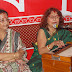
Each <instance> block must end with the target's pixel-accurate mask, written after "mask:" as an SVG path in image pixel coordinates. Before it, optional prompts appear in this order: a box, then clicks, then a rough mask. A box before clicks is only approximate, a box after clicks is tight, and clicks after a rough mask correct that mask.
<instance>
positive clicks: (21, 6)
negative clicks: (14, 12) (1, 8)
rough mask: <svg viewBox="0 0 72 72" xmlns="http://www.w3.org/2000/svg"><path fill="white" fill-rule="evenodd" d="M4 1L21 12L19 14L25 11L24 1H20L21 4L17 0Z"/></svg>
mask: <svg viewBox="0 0 72 72" xmlns="http://www.w3.org/2000/svg"><path fill="white" fill-rule="evenodd" d="M4 1H7V2H9V3H11V4H13V5H14V6H15V7H16V8H17V9H18V10H19V12H24V11H25V6H24V0H19V3H18V2H17V1H16V0H4Z"/></svg>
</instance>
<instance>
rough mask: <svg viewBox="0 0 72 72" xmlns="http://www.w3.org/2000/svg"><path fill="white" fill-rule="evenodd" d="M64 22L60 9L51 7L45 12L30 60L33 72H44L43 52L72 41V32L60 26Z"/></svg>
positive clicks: (29, 63)
mask: <svg viewBox="0 0 72 72" xmlns="http://www.w3.org/2000/svg"><path fill="white" fill-rule="evenodd" d="M63 23H64V18H63V16H62V14H61V12H60V11H59V10H58V9H56V8H50V9H48V10H47V11H46V12H45V14H44V16H43V18H42V21H41V24H40V27H41V28H40V29H39V31H38V35H37V42H36V43H35V44H34V47H35V48H34V53H33V55H32V57H31V59H30V61H29V62H28V65H29V67H30V69H31V70H32V72H42V61H41V55H42V54H44V53H48V52H49V51H50V50H51V49H52V50H53V49H55V48H57V47H60V48H61V47H63V46H65V44H66V42H72V33H71V32H70V31H68V30H65V29H61V28H60V26H61V25H62V24H63ZM55 25H56V26H55Z"/></svg>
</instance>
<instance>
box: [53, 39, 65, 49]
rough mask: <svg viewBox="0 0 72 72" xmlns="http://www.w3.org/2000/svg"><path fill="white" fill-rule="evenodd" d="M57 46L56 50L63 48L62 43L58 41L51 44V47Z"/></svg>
mask: <svg viewBox="0 0 72 72" xmlns="http://www.w3.org/2000/svg"><path fill="white" fill-rule="evenodd" d="M54 45H55V46H58V48H62V47H63V46H65V44H64V42H63V41H61V40H59V41H54V42H53V46H54Z"/></svg>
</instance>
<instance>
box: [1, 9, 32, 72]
mask: <svg viewBox="0 0 72 72" xmlns="http://www.w3.org/2000/svg"><path fill="white" fill-rule="evenodd" d="M8 27H9V19H8V13H7V12H6V11H4V10H1V9H0V72H31V70H30V69H29V67H28V65H27V64H26V63H27V62H28V60H27V59H26V55H27V53H26V51H24V50H22V48H26V47H25V46H24V45H23V44H22V42H21V39H20V34H19V33H18V32H16V31H14V30H12V29H8Z"/></svg>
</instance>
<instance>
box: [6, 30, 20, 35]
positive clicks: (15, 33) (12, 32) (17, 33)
mask: <svg viewBox="0 0 72 72" xmlns="http://www.w3.org/2000/svg"><path fill="white" fill-rule="evenodd" d="M7 32H8V33H11V34H14V35H15V36H20V33H19V32H17V31H15V30H13V29H8V30H7Z"/></svg>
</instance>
